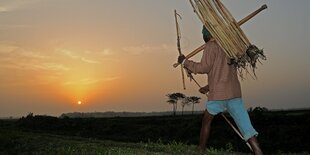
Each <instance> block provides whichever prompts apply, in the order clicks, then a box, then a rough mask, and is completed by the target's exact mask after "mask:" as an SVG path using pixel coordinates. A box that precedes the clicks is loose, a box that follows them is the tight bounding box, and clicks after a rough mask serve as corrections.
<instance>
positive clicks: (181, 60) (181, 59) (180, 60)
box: [178, 54, 186, 64]
mask: <svg viewBox="0 0 310 155" xmlns="http://www.w3.org/2000/svg"><path fill="white" fill-rule="evenodd" d="M185 59H186V57H185V56H184V55H183V54H182V55H180V56H179V57H178V63H179V64H182V63H183V61H184V60H185Z"/></svg>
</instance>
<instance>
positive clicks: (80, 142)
mask: <svg viewBox="0 0 310 155" xmlns="http://www.w3.org/2000/svg"><path fill="white" fill-rule="evenodd" d="M0 141H1V144H0V154H64V155H65V154H70V155H71V154H82V155H83V154H85V155H86V154H96V155H97V154H98V155H100V154H101V155H174V154H175V155H182V154H183V155H191V154H195V151H196V150H197V149H196V148H197V146H194V145H184V144H181V143H176V142H171V143H170V144H165V145H164V144H162V143H161V142H160V141H158V142H156V143H154V142H148V143H123V142H114V141H105V140H96V139H89V138H80V137H69V136H59V135H53V134H46V133H42V132H41V133H40V132H29V131H27V132H26V131H20V130H17V129H12V128H1V129H0ZM229 147H230V146H226V147H225V148H224V149H222V150H216V149H212V148H211V149H208V150H207V151H206V154H208V155H246V154H244V153H236V152H232V151H231V150H230V148H229ZM278 154H281V153H278ZM306 154H307V153H302V154H300V155H306ZM285 155H293V154H285Z"/></svg>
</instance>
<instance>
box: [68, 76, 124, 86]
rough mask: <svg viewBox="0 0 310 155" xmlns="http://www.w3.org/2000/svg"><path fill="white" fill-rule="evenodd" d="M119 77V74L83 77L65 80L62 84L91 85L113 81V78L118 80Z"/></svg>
mask: <svg viewBox="0 0 310 155" xmlns="http://www.w3.org/2000/svg"><path fill="white" fill-rule="evenodd" d="M120 78H121V77H119V76H114V77H106V78H103V79H91V78H85V79H81V80H76V81H67V82H65V83H64V85H91V84H97V83H99V82H106V81H114V80H118V79H120Z"/></svg>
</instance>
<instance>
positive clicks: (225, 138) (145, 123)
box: [15, 108, 310, 153]
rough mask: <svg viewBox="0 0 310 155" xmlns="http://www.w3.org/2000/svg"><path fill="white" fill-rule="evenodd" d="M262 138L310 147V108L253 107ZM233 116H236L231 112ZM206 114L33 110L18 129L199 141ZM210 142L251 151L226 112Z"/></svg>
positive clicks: (267, 146)
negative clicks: (91, 114) (84, 114)
mask: <svg viewBox="0 0 310 155" xmlns="http://www.w3.org/2000/svg"><path fill="white" fill-rule="evenodd" d="M250 117H251V119H252V122H253V125H254V127H255V128H256V129H257V131H258V132H259V137H258V139H259V141H260V143H261V145H262V148H263V149H264V151H265V152H266V153H279V152H295V153H298V152H310V147H309V146H310V134H309V133H308V132H309V131H310V125H309V124H310V111H309V110H308V111H307V110H303V111H297V110H295V111H276V112H270V111H268V110H267V111H266V109H264V108H260V109H255V110H251V111H250ZM228 118H229V119H231V117H229V116H228ZM201 120H202V114H195V115H183V116H148V117H114V118H69V117H61V118H57V117H51V116H34V115H33V114H29V115H28V116H26V117H23V118H21V119H19V120H18V121H16V123H15V125H16V127H17V128H18V129H22V130H26V131H29V132H34V131H36V132H44V133H51V134H60V135H69V136H80V137H87V138H93V139H103V140H114V141H123V142H147V141H152V142H156V141H160V142H162V143H170V142H172V141H176V142H182V143H185V144H196V145H197V144H198V142H199V131H200V127H201ZM208 146H212V147H214V148H226V147H227V146H229V147H232V148H233V150H234V151H240V152H248V148H247V146H246V145H245V143H244V142H243V141H242V140H241V139H240V138H239V137H238V136H237V135H236V134H235V133H234V131H233V130H232V129H231V128H230V126H229V125H228V124H227V123H226V122H225V120H224V119H223V118H222V117H219V116H216V117H215V118H214V122H213V123H212V131H211V135H210V141H209V143H208Z"/></svg>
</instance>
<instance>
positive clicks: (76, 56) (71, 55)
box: [56, 49, 100, 64]
mask: <svg viewBox="0 0 310 155" xmlns="http://www.w3.org/2000/svg"><path fill="white" fill-rule="evenodd" d="M56 51H57V52H61V53H63V54H64V55H66V56H68V57H70V58H72V59H75V60H81V61H83V62H85V63H89V64H100V62H99V61H96V60H91V59H88V58H85V57H82V56H79V55H77V54H76V53H73V52H72V51H70V50H68V49H56ZM88 52H89V51H88ZM84 53H85V52H84Z"/></svg>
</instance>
